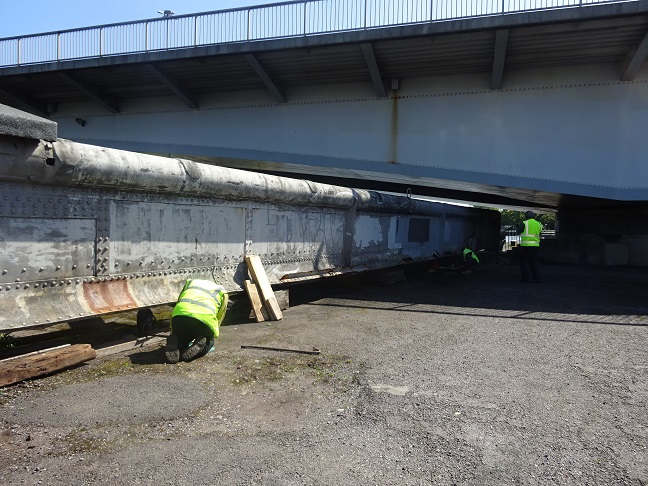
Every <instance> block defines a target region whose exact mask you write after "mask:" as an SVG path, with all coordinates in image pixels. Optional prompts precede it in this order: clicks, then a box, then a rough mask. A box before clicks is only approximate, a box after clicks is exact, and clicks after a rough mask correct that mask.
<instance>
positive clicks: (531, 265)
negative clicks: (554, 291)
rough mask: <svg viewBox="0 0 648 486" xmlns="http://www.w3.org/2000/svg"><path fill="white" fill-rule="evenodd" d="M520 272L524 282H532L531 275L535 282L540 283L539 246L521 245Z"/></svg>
mask: <svg viewBox="0 0 648 486" xmlns="http://www.w3.org/2000/svg"><path fill="white" fill-rule="evenodd" d="M520 251H521V256H520V274H521V276H522V281H523V282H530V281H531V277H533V281H534V282H535V283H540V270H539V269H538V253H539V251H540V247H539V246H521V247H520Z"/></svg>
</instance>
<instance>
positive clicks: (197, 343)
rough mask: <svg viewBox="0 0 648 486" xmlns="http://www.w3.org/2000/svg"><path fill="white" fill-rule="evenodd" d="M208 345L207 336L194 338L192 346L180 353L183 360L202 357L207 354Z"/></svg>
mask: <svg viewBox="0 0 648 486" xmlns="http://www.w3.org/2000/svg"><path fill="white" fill-rule="evenodd" d="M206 346H207V338H204V337H201V338H198V339H196V340H194V342H193V343H192V344H191V346H189V347H188V348H187V349H185V350H183V351H182V353H181V354H180V357H181V358H182V361H193V360H194V359H196V358H200V357H201V356H203V355H204V354H205V347H206Z"/></svg>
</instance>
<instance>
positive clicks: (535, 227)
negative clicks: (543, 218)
mask: <svg viewBox="0 0 648 486" xmlns="http://www.w3.org/2000/svg"><path fill="white" fill-rule="evenodd" d="M535 216H536V215H535V213H534V212H533V211H527V212H526V213H525V214H524V217H525V219H524V222H523V227H522V228H521V234H520V251H521V255H520V274H521V277H522V279H521V281H522V282H530V281H531V279H532V278H533V281H534V282H535V283H540V270H539V269H538V252H539V251H540V233H541V232H542V224H540V222H538V221H536V220H535Z"/></svg>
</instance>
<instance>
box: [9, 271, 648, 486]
mask: <svg viewBox="0 0 648 486" xmlns="http://www.w3.org/2000/svg"><path fill="white" fill-rule="evenodd" d="M542 270H543V274H544V275H543V277H544V282H543V283H542V284H522V283H518V282H517V280H518V271H517V268H516V267H515V266H510V265H482V266H481V267H480V268H479V269H478V271H477V272H475V273H473V274H472V275H456V274H427V273H424V272H421V271H418V272H417V271H415V269H411V270H408V279H407V280H406V281H402V282H399V283H396V284H394V285H389V286H386V285H385V286H381V285H379V284H378V280H379V279H373V281H367V280H366V279H364V280H357V279H356V280H354V279H338V280H329V281H325V282H319V283H317V284H316V285H312V284H309V285H304V286H302V287H299V288H293V289H291V301H292V304H291V305H292V307H291V308H290V309H287V310H286V311H285V312H284V319H283V320H282V321H280V322H273V323H270V324H268V323H258V324H257V323H237V324H234V325H230V326H226V327H224V328H223V329H222V332H221V337H220V338H219V340H218V343H217V344H218V346H217V350H216V351H215V352H213V353H210V354H209V355H207V356H206V357H204V358H202V359H199V360H197V361H194V362H192V363H180V364H178V365H166V364H163V355H162V352H161V349H160V348H159V345H156V346H151V347H149V348H143V349H142V350H140V351H138V352H136V353H132V354H122V355H116V356H111V357H109V358H104V359H97V360H94V361H92V362H91V363H89V364H88V365H85V366H81V367H79V368H76V369H74V370H69V371H66V372H63V373H59V374H57V375H54V376H51V377H48V378H44V379H40V380H34V381H31V382H27V383H23V384H21V385H16V386H12V387H8V388H5V389H4V390H2V392H0V420H1V422H0V427H1V429H0V440H1V445H2V447H1V448H0V483H2V484H48V485H57V484H65V485H68V484H88V483H91V482H92V483H98V484H206V483H208V482H210V483H215V484H228V485H229V484H233V485H250V484H263V485H284V484H286V485H292V484H295V485H302V484H305V485H339V484H367V485H369V484H371V485H373V484H376V485H390V484H394V485H418V484H435V485H436V484H439V485H452V484H470V485H501V484H522V485H545V484H560V485H615V484H619V485H637V486H638V485H648V384H647V383H648V380H647V378H648V373H647V371H648V347H647V346H646V344H647V334H646V323H647V322H648V320H647V318H646V302H647V299H646V296H647V295H646V294H647V289H648V274H647V273H646V271H645V270H636V269H594V268H582V267H567V266H548V265H547V266H544V267H543V269H542ZM244 344H256V345H262V346H277V347H283V348H293V349H307V350H310V349H312V348H313V347H316V348H318V349H321V351H322V352H321V354H320V355H319V356H311V355H304V354H296V353H281V352H272V351H261V350H254V349H241V345H244Z"/></svg>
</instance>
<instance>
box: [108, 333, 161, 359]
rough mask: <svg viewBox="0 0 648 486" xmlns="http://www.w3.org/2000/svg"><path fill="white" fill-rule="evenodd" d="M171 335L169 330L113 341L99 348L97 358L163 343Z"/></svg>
mask: <svg viewBox="0 0 648 486" xmlns="http://www.w3.org/2000/svg"><path fill="white" fill-rule="evenodd" d="M168 335H169V333H168V332H161V333H157V334H155V335H154V336H146V337H140V338H137V339H128V340H126V341H124V340H120V341H113V342H110V343H108V344H106V345H102V347H100V348H99V347H98V348H97V358H102V357H104V356H110V355H112V354H116V353H121V352H124V351H126V352H129V351H138V350H141V349H142V348H143V347H144V346H150V345H152V344H161V343H164V342H166V338H167V336H168Z"/></svg>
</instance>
